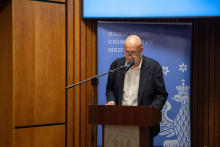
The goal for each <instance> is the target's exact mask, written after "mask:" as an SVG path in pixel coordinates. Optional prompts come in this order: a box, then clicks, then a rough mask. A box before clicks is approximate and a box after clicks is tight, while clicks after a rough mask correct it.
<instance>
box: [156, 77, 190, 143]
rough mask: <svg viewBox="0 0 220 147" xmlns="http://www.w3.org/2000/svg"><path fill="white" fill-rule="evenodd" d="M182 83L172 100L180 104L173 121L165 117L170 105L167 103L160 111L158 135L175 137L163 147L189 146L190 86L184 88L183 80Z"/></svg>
mask: <svg viewBox="0 0 220 147" xmlns="http://www.w3.org/2000/svg"><path fill="white" fill-rule="evenodd" d="M181 81H182V86H176V89H177V91H178V94H177V95H174V98H172V99H173V100H175V101H177V102H181V107H180V110H179V113H178V114H177V116H176V118H175V119H174V120H172V119H170V118H169V117H168V116H167V111H169V110H171V104H170V103H169V102H168V101H167V102H166V104H165V105H164V107H163V110H162V122H161V123H160V125H161V130H160V133H159V135H166V137H172V136H174V135H176V137H177V139H175V140H166V141H164V143H163V146H165V147H190V146H191V137H190V136H191V133H190V106H189V101H190V95H189V89H190V86H185V83H184V82H185V80H184V79H183V80H181Z"/></svg>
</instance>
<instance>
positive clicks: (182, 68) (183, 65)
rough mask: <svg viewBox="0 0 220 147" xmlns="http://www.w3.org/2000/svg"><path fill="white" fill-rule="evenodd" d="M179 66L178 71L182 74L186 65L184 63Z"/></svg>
mask: <svg viewBox="0 0 220 147" xmlns="http://www.w3.org/2000/svg"><path fill="white" fill-rule="evenodd" d="M179 66H180V69H179V70H182V72H184V71H185V70H187V65H185V64H184V63H183V64H182V65H179Z"/></svg>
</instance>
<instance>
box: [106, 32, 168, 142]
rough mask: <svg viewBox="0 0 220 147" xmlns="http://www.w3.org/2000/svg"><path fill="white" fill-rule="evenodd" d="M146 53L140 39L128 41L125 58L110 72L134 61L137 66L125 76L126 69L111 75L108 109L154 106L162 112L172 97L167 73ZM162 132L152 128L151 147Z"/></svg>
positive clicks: (158, 128) (125, 44)
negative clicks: (164, 76)
mask: <svg viewBox="0 0 220 147" xmlns="http://www.w3.org/2000/svg"><path fill="white" fill-rule="evenodd" d="M143 49H144V47H143V46H142V42H141V39H140V38H139V37H138V36H136V35H132V36H129V37H128V38H127V39H126V40H125V43H124V52H123V54H124V55H125V58H124V57H122V58H118V59H116V60H115V61H114V62H112V64H111V67H110V69H115V68H118V67H120V66H122V65H127V64H128V63H129V62H130V61H131V60H134V61H135V64H134V65H133V66H132V67H131V68H130V69H129V70H128V71H127V72H126V73H125V74H124V73H123V72H124V70H122V69H120V70H117V71H115V73H114V74H109V76H108V82H107V86H106V97H107V102H108V103H107V104H106V105H130V106H150V105H153V106H155V107H156V108H157V109H159V110H160V111H161V110H162V108H163V106H164V104H165V102H166V100H167V96H168V93H167V92H166V88H165V84H164V79H163V71H162V68H161V66H160V64H159V63H158V62H157V61H155V60H153V59H151V58H148V57H145V56H143V55H142V52H143ZM159 132H160V125H159V124H157V125H155V126H153V127H150V135H149V136H150V146H153V137H155V136H156V135H157V134H158V133H159Z"/></svg>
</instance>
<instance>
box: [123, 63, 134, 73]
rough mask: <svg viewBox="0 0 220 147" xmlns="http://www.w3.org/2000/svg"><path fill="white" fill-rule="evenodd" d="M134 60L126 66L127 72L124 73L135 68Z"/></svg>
mask: <svg viewBox="0 0 220 147" xmlns="http://www.w3.org/2000/svg"><path fill="white" fill-rule="evenodd" d="M134 63H135V62H134V60H131V61H130V62H129V63H128V65H126V66H125V71H124V73H126V72H127V71H128V70H129V69H130V68H131V66H133V65H134Z"/></svg>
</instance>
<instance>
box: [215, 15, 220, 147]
mask: <svg viewBox="0 0 220 147" xmlns="http://www.w3.org/2000/svg"><path fill="white" fill-rule="evenodd" d="M215 28H216V35H215V36H216V40H215V41H216V47H215V51H216V54H215V63H216V64H215V105H214V106H215V123H214V124H215V125H214V128H215V144H214V145H215V146H220V143H219V140H220V135H219V133H220V124H219V123H220V121H219V117H220V108H219V106H220V105H219V103H220V100H219V99H220V58H219V57H220V18H216V22H215Z"/></svg>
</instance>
